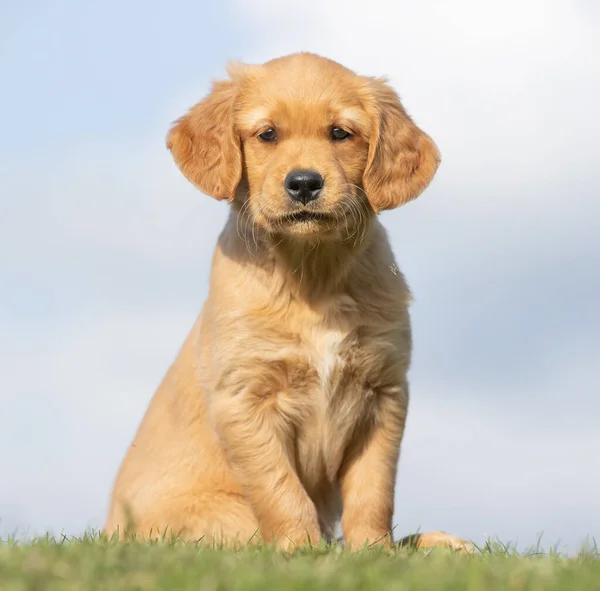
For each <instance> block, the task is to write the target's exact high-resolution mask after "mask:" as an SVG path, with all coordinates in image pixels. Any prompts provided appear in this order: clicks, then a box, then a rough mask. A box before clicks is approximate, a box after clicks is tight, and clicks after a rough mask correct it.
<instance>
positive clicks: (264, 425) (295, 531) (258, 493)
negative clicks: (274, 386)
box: [211, 380, 321, 550]
mask: <svg viewBox="0 0 600 591" xmlns="http://www.w3.org/2000/svg"><path fill="white" fill-rule="evenodd" d="M252 382H254V384H255V385H256V382H255V380H252V381H251V382H250V383H248V382H246V384H247V386H246V387H245V388H243V389H242V390H239V391H237V392H236V391H235V390H231V389H230V390H226V391H219V392H216V393H215V394H216V396H215V399H214V401H213V403H212V404H211V407H212V408H211V411H212V412H211V414H212V417H213V421H214V425H215V427H216V431H217V434H218V437H219V439H220V441H221V442H222V444H223V448H224V451H225V455H226V457H227V460H228V462H229V464H230V466H231V468H232V470H233V472H234V474H235V477H236V479H237V481H238V483H239V484H240V487H241V489H242V492H243V494H244V496H245V498H246V499H247V500H248V501H249V502H250V504H251V506H252V508H253V510H254V513H255V515H256V517H257V519H258V521H259V523H260V527H261V529H260V532H259V535H260V536H261V537H262V538H263V539H264V540H265V541H267V542H274V543H275V544H276V545H277V547H279V548H282V549H285V550H288V549H291V550H293V549H294V548H296V547H299V546H302V545H304V544H306V543H313V544H318V543H319V540H320V537H321V531H320V528H319V521H318V517H317V510H316V508H315V505H314V503H313V502H312V500H311V499H310V497H309V496H308V493H307V492H306V490H305V489H304V487H303V485H302V483H301V481H300V479H299V477H298V474H297V472H296V469H295V466H294V425H293V423H292V421H291V420H290V418H289V417H287V416H284V414H283V412H282V411H281V409H280V407H279V405H278V402H277V401H278V392H277V391H270V390H269V389H265V388H264V386H263V387H260V388H256V387H253V386H252Z"/></svg>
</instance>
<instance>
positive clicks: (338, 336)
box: [309, 327, 346, 392]
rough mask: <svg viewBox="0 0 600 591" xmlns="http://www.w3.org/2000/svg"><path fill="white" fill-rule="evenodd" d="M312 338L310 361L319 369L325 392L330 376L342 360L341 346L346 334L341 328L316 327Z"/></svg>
mask: <svg viewBox="0 0 600 591" xmlns="http://www.w3.org/2000/svg"><path fill="white" fill-rule="evenodd" d="M311 333H312V334H311V339H310V353H309V356H310V362H311V365H313V367H315V369H316V370H317V372H318V374H319V378H320V382H321V388H322V389H323V391H324V392H327V391H328V384H329V378H330V377H331V375H332V373H333V371H334V370H335V369H336V367H337V366H338V364H339V363H340V362H341V357H340V346H341V343H342V341H343V340H344V338H345V337H346V334H345V333H344V332H343V331H340V330H331V329H327V328H322V327H319V328H314V329H313V330H312V331H311Z"/></svg>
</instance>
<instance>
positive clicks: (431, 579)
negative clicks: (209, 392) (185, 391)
mask: <svg viewBox="0 0 600 591" xmlns="http://www.w3.org/2000/svg"><path fill="white" fill-rule="evenodd" d="M96 589H98V590H100V589H102V590H108V591H119V590H124V589H132V590H133V589H135V590H139V591H146V590H150V589H168V590H170V591H176V590H179V589H186V590H187V589H190V590H194V591H221V590H226V589H240V590H246V589H249V590H250V589H254V590H257V591H258V590H260V591H263V590H271V589H274V590H278V589H282V590H287V589H306V590H311V591H312V590H319V589H327V590H332V589H344V590H348V591H352V590H358V589H377V590H379V589H392V590H398V591H400V590H405V589H416V590H420V589H423V590H424V589H427V590H432V591H438V590H445V589H456V590H458V589H460V590H477V591H479V590H481V591H493V590H496V589H502V590H511V591H516V590H524V589H531V590H540V591H542V590H544V591H547V590H552V589H565V590H568V591H571V590H572V591H584V590H588V589H597V590H600V556H599V552H598V549H597V547H596V546H595V545H594V548H593V549H591V550H588V551H586V552H584V553H580V554H579V555H578V556H576V557H570V558H569V557H565V556H560V555H558V554H557V553H554V552H550V553H548V554H546V553H542V552H539V551H529V552H525V553H518V552H516V551H515V550H514V549H511V548H507V547H506V546H502V545H501V544H491V543H488V544H487V545H486V546H485V547H484V548H481V549H480V550H479V551H478V552H477V553H476V554H475V555H473V556H466V555H460V554H457V553H454V552H452V551H449V550H441V549H435V550H429V551H416V550H407V549H398V550H394V551H387V552H386V551H383V550H369V549H365V550H363V551H361V552H358V553H356V554H351V553H349V552H347V551H344V550H343V548H342V547H341V546H340V545H334V546H330V547H326V546H324V545H323V546H320V547H315V548H311V549H306V550H304V549H303V550H299V551H298V552H296V553H295V554H294V555H293V556H289V555H285V554H283V553H279V552H276V551H273V550H272V549H270V548H249V547H248V548H243V549H241V550H239V551H237V552H234V551H228V550H219V549H214V548H209V547H206V546H204V547H203V546H201V545H200V546H197V545H193V544H185V543H183V542H176V541H173V542H166V541H163V542H159V543H144V542H135V541H133V542H127V543H123V542H121V543H119V542H116V541H112V540H108V539H107V538H106V537H103V536H101V535H86V536H84V537H83V538H81V539H67V538H61V539H59V540H55V539H52V538H45V539H38V540H34V541H32V542H27V543H20V542H16V541H14V540H7V541H3V542H0V590H1V591H26V590H32V591H33V590H35V591H41V590H73V591H74V590H81V591H88V590H89V591H93V590H96Z"/></svg>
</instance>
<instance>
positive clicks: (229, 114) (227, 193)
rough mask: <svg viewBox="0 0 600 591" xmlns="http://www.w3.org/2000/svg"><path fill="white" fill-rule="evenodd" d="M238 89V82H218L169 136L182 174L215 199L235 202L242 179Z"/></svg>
mask: <svg viewBox="0 0 600 591" xmlns="http://www.w3.org/2000/svg"><path fill="white" fill-rule="evenodd" d="M237 86H238V83H237V80H224V81H220V82H215V83H214V84H213V88H212V92H211V93H210V94H209V95H208V96H207V97H206V98H205V99H204V100H202V101H200V102H199V103H198V104H197V105H195V106H194V107H192V108H191V109H190V111H189V112H188V113H187V114H186V115H184V116H183V117H181V118H180V119H178V120H177V121H176V122H175V125H174V126H173V127H172V129H171V130H170V131H169V134H168V136H167V147H168V148H169V150H171V153H172V154H173V158H174V159H175V162H176V164H177V166H179V168H180V170H181V172H182V173H183V174H184V175H185V177H186V178H187V179H188V180H189V181H190V182H191V183H192V184H193V185H194V186H195V187H196V188H198V189H200V190H201V191H202V192H203V193H205V194H206V195H210V196H211V197H214V198H215V199H229V200H231V199H233V197H234V196H235V191H236V188H237V186H238V184H239V182H240V179H241V175H242V154H241V149H240V138H239V137H238V135H237V134H236V133H235V130H234V126H233V106H234V101H235V98H236V96H237Z"/></svg>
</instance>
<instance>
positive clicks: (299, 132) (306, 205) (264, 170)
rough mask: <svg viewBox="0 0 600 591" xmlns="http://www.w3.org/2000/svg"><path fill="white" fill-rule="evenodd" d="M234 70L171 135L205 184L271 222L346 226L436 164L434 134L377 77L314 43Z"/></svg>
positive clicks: (405, 195) (344, 233) (274, 228)
mask: <svg viewBox="0 0 600 591" xmlns="http://www.w3.org/2000/svg"><path fill="white" fill-rule="evenodd" d="M230 76H231V79H230V80H228V81H226V82H219V83H216V84H215V85H214V86H213V91H212V93H211V94H210V95H209V96H208V97H207V98H206V99H205V100H204V101H202V102H200V103H198V104H197V105H196V106H195V107H193V108H192V109H191V111H190V112H189V113H188V114H187V115H186V116H184V117H183V118H181V119H180V120H179V121H178V122H177V123H176V124H175V126H174V127H173V129H172V130H171V132H170V134H169V138H168V145H169V148H170V149H171V151H172V153H173V155H174V158H175V160H176V162H177V164H178V165H179V167H180V168H181V170H182V171H183V173H184V174H185V175H186V177H187V178H188V179H189V180H190V181H191V182H192V183H194V184H195V185H196V186H197V187H198V188H199V189H200V190H201V191H203V192H204V193H207V194H208V195H211V196H213V197H215V198H217V199H223V198H227V199H230V200H233V199H236V201H238V202H239V204H240V205H241V207H242V208H243V210H244V212H247V213H248V214H249V215H250V216H251V218H252V221H253V223H255V224H257V225H259V226H261V227H263V228H264V229H265V230H267V231H269V232H272V233H277V234H281V233H282V234H287V235H292V236H296V237H298V238H300V237H304V238H319V239H333V240H336V239H337V240H339V239H344V237H351V236H353V235H356V234H357V233H358V232H359V230H360V227H361V226H363V225H364V224H365V223H366V221H367V220H368V217H369V216H370V214H371V213H373V212H379V211H381V210H383V209H390V208H393V207H397V206H399V205H401V204H402V203H405V202H406V201H409V200H410V199H412V198H414V197H416V196H417V195H418V194H419V193H420V192H421V191H422V190H423V189H424V188H425V187H426V186H427V184H428V183H429V182H430V180H431V178H432V177H433V175H434V173H435V170H436V168H437V166H438V163H439V153H438V151H437V148H436V147H435V144H434V143H433V142H432V140H431V139H430V138H429V137H428V136H427V135H426V134H424V133H423V132H422V131H421V130H420V129H419V128H417V127H416V126H415V124H414V123H413V122H412V121H411V119H410V118H409V117H408V115H407V114H406V113H405V111H404V109H403V108H402V106H401V104H400V102H399V100H398V97H397V96H396V94H395V93H394V92H393V91H392V90H391V89H390V88H389V87H388V86H387V85H386V84H385V82H384V81H382V80H378V79H371V78H365V77H362V76H357V75H356V74H354V73H353V72H351V71H349V70H347V69H346V68H344V67H342V66H340V65H339V64H337V63H335V62H332V61H330V60H327V59H325V58H321V57H318V56H315V55H312V54H295V55H292V56H288V57H284V58H280V59H277V60H273V61H271V62H268V63H267V64H265V65H262V66H237V67H232V68H230ZM242 179H244V180H245V181H246V182H245V183H242V185H243V186H244V187H247V191H243V192H242V191H239V190H238V187H239V186H240V183H241V181H242Z"/></svg>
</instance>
